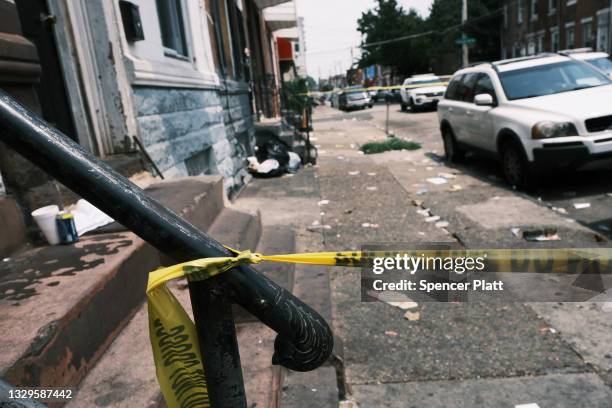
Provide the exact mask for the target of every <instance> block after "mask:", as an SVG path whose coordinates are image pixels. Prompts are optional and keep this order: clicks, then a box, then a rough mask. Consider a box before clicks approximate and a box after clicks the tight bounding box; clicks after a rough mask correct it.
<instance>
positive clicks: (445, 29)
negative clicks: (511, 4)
mask: <svg viewBox="0 0 612 408" xmlns="http://www.w3.org/2000/svg"><path fill="white" fill-rule="evenodd" d="M461 2H462V0H434V2H433V3H432V5H431V8H430V14H429V16H428V18H427V19H423V18H422V17H420V16H419V15H418V13H417V12H416V11H415V10H413V9H410V10H408V11H406V10H404V9H403V8H402V7H401V6H399V5H398V3H397V1H396V0H377V3H378V4H377V6H376V7H375V8H374V9H371V10H368V11H366V12H364V13H362V15H361V18H359V20H358V21H357V23H358V28H357V30H358V31H359V32H360V33H361V35H362V42H361V46H362V56H361V59H360V61H359V66H360V67H367V66H369V65H373V64H381V65H385V66H390V67H392V68H393V70H394V73H395V74H399V75H404V76H407V75H411V74H417V73H425V72H431V71H436V72H438V73H452V72H453V71H454V70H456V69H457V68H459V66H460V63H461V47H460V46H459V45H457V44H456V43H455V41H456V40H457V39H458V38H460V37H461V35H462V33H463V30H464V29H465V32H466V34H467V35H468V36H470V37H474V38H475V39H476V45H475V46H473V47H471V49H470V60H471V61H481V60H494V59H497V58H498V57H499V54H500V50H499V36H500V24H501V16H502V14H501V8H500V0H469V3H468V7H469V10H468V16H469V18H468V22H467V24H466V25H465V27H462V25H461ZM410 35H415V37H414V38H409V39H404V40H399V41H393V42H388V43H383V44H378V43H379V42H384V41H389V40H396V39H398V38H402V37H406V36H410Z"/></svg>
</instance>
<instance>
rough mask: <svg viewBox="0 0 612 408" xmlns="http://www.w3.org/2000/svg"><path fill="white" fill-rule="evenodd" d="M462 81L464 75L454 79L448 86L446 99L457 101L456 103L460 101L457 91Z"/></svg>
mask: <svg viewBox="0 0 612 408" xmlns="http://www.w3.org/2000/svg"><path fill="white" fill-rule="evenodd" d="M462 79H463V75H458V76H456V77H453V79H452V80H451V81H450V83H449V84H448V88H446V95H444V97H445V98H446V99H450V100H455V101H456V100H458V97H457V91H458V89H459V84H460V83H461V80H462Z"/></svg>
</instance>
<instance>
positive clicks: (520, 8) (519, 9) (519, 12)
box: [516, 0, 525, 24]
mask: <svg viewBox="0 0 612 408" xmlns="http://www.w3.org/2000/svg"><path fill="white" fill-rule="evenodd" d="M524 1H525V0H517V1H516V22H517V23H518V24H522V23H523V13H524V7H523V2H524Z"/></svg>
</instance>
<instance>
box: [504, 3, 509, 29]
mask: <svg viewBox="0 0 612 408" xmlns="http://www.w3.org/2000/svg"><path fill="white" fill-rule="evenodd" d="M504 28H508V5H507V4H506V5H505V6H504Z"/></svg>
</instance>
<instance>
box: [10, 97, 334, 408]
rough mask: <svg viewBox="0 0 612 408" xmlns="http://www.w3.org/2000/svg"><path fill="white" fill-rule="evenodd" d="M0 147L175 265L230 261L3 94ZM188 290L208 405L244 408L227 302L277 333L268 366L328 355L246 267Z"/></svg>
mask: <svg viewBox="0 0 612 408" xmlns="http://www.w3.org/2000/svg"><path fill="white" fill-rule="evenodd" d="M0 141H2V142H4V143H6V144H7V145H8V146H10V147H11V148H13V149H15V150H16V151H17V152H18V153H19V154H21V155H22V156H24V157H26V158H27V159H29V160H30V161H31V162H32V163H34V164H36V165H37V166H39V167H40V168H42V169H43V170H44V171H46V172H47V173H49V174H50V175H51V176H53V177H54V178H56V179H57V180H58V181H60V182H61V183H63V184H64V185H65V186H67V187H68V188H70V189H71V190H73V191H74V192H75V193H77V194H79V195H80V196H81V197H83V198H85V199H86V200H88V201H89V202H91V203H92V204H93V205H95V206H96V207H98V208H99V209H100V210H102V211H104V212H105V213H106V214H108V215H109V216H110V217H112V218H114V219H115V220H116V221H117V222H119V223H121V224H122V225H124V226H125V227H127V228H129V229H130V230H132V231H133V232H134V233H136V234H137V235H139V236H140V237H141V238H142V239H144V240H145V241H147V242H149V243H150V244H151V245H153V246H154V247H156V248H157V249H159V250H160V251H162V252H164V253H165V254H167V255H169V256H170V257H172V258H173V259H175V260H176V261H178V262H182V261H186V260H190V259H196V258H203V257H216V256H228V255H231V253H230V252H229V251H228V250H227V249H226V248H224V247H223V246H222V245H221V244H220V243H218V242H217V241H215V240H214V239H213V238H211V237H209V236H208V235H206V234H205V233H204V232H202V231H200V230H198V229H197V228H196V227H194V226H193V225H191V224H190V223H188V222H187V221H186V220H184V219H183V218H181V217H179V216H178V215H176V214H175V213H173V212H172V211H170V210H169V209H167V208H166V207H164V206H163V205H161V204H160V203H159V202H157V201H155V200H154V199H152V198H151V197H149V196H147V195H146V193H145V192H144V191H143V190H142V189H140V188H139V187H137V186H136V185H134V184H132V183H131V182H130V181H128V180H127V179H125V178H124V177H123V176H121V175H120V174H118V173H117V172H115V171H114V170H113V169H112V168H111V167H110V166H109V165H107V164H106V163H104V162H103V161H102V160H100V159H98V158H96V157H94V156H93V155H91V154H90V153H88V152H86V151H85V150H83V149H82V148H81V146H79V145H78V144H76V143H75V142H73V141H72V140H71V139H69V138H68V137H66V136H65V135H63V134H62V133H61V132H59V131H58V130H56V129H54V128H52V127H50V126H49V125H47V124H46V123H45V122H44V121H43V120H42V119H40V118H39V117H38V116H37V115H35V114H34V113H32V112H30V111H28V110H27V109H26V108H24V107H23V106H21V105H20V104H19V103H18V102H16V101H15V100H14V99H13V98H11V97H10V96H9V95H8V94H7V93H5V92H4V91H2V90H0ZM143 291H144V288H143ZM189 291H190V296H191V303H192V306H193V313H194V320H195V324H196V328H197V331H198V338H199V343H200V349H201V352H202V358H203V361H204V371H205V373H206V379H207V383H208V389H209V394H210V401H211V405H212V406H213V407H242V406H246V398H245V394H244V384H243V379H242V371H241V366H240V356H239V352H238V344H237V340H236V331H235V327H234V320H233V317H232V311H231V301H233V302H235V303H237V304H239V305H240V306H242V307H243V308H245V309H246V310H247V311H249V312H250V313H252V314H253V315H254V316H256V317H257V318H258V319H259V320H261V321H262V322H263V323H264V324H266V325H267V326H269V327H270V328H271V329H273V330H274V331H276V332H277V333H278V336H277V337H276V341H275V343H274V349H275V352H274V357H273V360H272V362H273V363H274V364H280V365H283V366H285V367H287V368H289V369H292V370H295V371H309V370H313V369H315V368H317V367H319V366H320V365H321V364H323V363H324V362H325V361H326V360H327V359H328V357H329V356H330V354H331V351H332V347H333V336H332V332H331V330H330V328H329V326H328V325H327V323H326V322H325V320H324V319H323V318H322V317H321V316H320V315H319V314H318V313H317V312H315V311H314V310H313V309H311V308H310V307H309V306H308V305H306V304H305V303H303V302H302V301H300V300H299V299H298V298H296V297H295V296H293V295H292V294H291V293H289V292H287V291H286V290H285V289H283V288H281V287H280V286H278V285H277V284H276V283H274V282H273V281H271V280H270V279H268V278H266V277H265V276H263V275H261V274H260V273H258V272H257V271H256V270H255V269H253V268H251V267H249V266H241V267H239V268H235V269H232V270H231V271H229V272H227V273H225V274H223V275H221V276H217V277H215V278H211V279H209V280H207V281H203V282H190V284H189Z"/></svg>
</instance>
